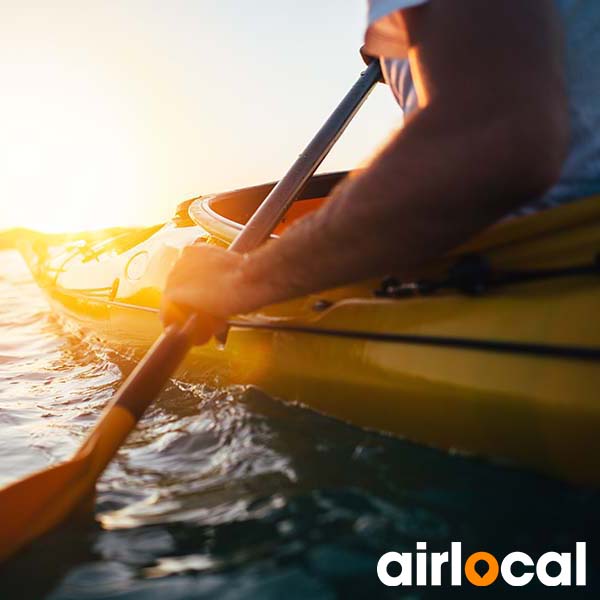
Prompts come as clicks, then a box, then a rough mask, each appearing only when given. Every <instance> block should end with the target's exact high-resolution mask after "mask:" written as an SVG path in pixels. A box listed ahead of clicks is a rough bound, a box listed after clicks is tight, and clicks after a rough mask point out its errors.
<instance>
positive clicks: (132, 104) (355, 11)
mask: <svg viewBox="0 0 600 600" xmlns="http://www.w3.org/2000/svg"><path fill="white" fill-rule="evenodd" d="M365 15H366V1H365V0H321V1H317V0H258V1H256V2H248V0H236V1H234V0H189V1H188V0H185V1H184V0H170V1H165V0H119V1H111V0H103V1H99V0H98V1H93V0H87V1H86V2H81V1H64V0H53V1H52V2H47V1H46V0H43V1H42V0H37V1H29V0H20V1H19V2H12V1H10V0H0V55H1V56H2V59H1V61H0V86H1V87H0V89H1V92H0V229H4V228H8V227H13V226H26V227H31V228H35V229H40V230H43V231H70V230H78V229H91V228H99V227H106V226H113V225H146V224H155V223H158V222H161V221H164V220H166V219H168V218H169V216H170V215H171V214H172V212H173V210H174V208H175V206H176V205H177V203H178V202H180V201H182V200H185V199H186V198H190V197H193V196H197V195H200V194H207V193H213V192H219V191H226V190H228V189H235V188H238V187H242V186H245V185H253V184H258V183H264V182H266V181H272V180H276V179H278V178H280V177H281V176H282V175H284V174H285V172H286V170H287V169H288V168H289V166H291V164H292V162H293V161H294V159H295V158H296V157H297V155H298V154H299V153H300V152H301V151H302V150H303V148H304V147H305V146H306V144H307V143H308V141H309V140H310V139H311V137H312V135H313V134H314V133H315V132H316V131H317V129H318V128H319V126H320V125H321V124H322V122H323V121H324V120H325V119H326V118H327V116H328V115H329V113H330V112H331V110H332V109H333V108H334V107H335V106H336V104H337V103H338V101H339V100H340V99H341V98H342V96H343V95H344V94H345V92H346V91H347V90H348V89H349V88H350V86H351V85H352V83H353V82H354V81H355V80H356V78H357V77H358V75H359V73H360V71H361V70H362V68H363V64H362V61H361V59H360V56H359V54H358V49H359V48H360V45H361V43H362V36H363V33H364V24H365ZM400 124H401V114H400V112H399V110H398V108H397V107H396V106H395V104H394V101H393V99H392V98H391V94H390V92H389V91H388V90H387V89H386V88H385V86H383V85H379V86H377V89H376V90H375V92H374V93H373V94H372V95H371V97H370V98H369V100H368V101H367V103H366V104H365V106H364V107H363V109H362V111H361V112H360V113H359V115H358V116H357V117H356V119H355V121H354V122H353V123H352V124H351V125H350V127H349V128H348V130H347V131H346V133H345V134H344V136H343V138H342V139H341V140H340V142H338V145H337V146H336V147H335V148H334V150H333V151H332V153H331V155H330V157H329V158H328V159H327V160H326V162H325V163H324V165H323V166H322V168H321V169H320V171H321V172H323V171H333V170H339V169H349V168H353V167H356V166H358V165H360V164H361V163H363V162H364V161H365V160H366V159H367V158H368V157H369V156H370V155H371V154H372V153H373V152H374V151H375V149H376V148H377V147H378V146H380V145H381V144H382V143H383V142H384V141H385V139H386V138H387V137H388V136H389V134H390V133H391V131H393V130H394V129H396V128H397V127H398V126H399V125H400Z"/></svg>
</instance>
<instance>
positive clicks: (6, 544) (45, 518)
mask: <svg viewBox="0 0 600 600" xmlns="http://www.w3.org/2000/svg"><path fill="white" fill-rule="evenodd" d="M88 462H89V455H85V456H79V457H76V458H74V459H72V460H70V461H68V462H65V463H61V464H59V465H57V466H55V467H52V468H50V469H47V470H44V471H39V472H38V473H34V474H33V475H31V476H29V477H27V478H25V479H21V480H20V481H17V482H15V483H13V484H11V485H8V486H6V487H5V488H3V489H2V490H0V515H2V527H1V528H0V561H2V560H4V559H6V558H8V557H9V556H11V555H12V554H14V553H15V552H17V551H18V550H19V549H21V548H22V547H23V546H25V545H26V544H27V543H28V542H30V541H32V540H34V539H35V538H37V537H39V536H41V535H43V534H44V533H46V532H48V531H50V530H51V529H53V528H54V527H56V526H57V525H59V524H60V523H61V522H62V521H64V520H65V519H66V518H67V517H68V516H69V515H70V514H71V513H73V512H74V511H75V509H76V508H78V506H79V505H80V503H81V502H82V501H84V500H85V499H86V497H89V495H90V494H91V493H93V490H94V484H95V478H94V477H88V476H86V471H87V470H88V469H87V467H88Z"/></svg>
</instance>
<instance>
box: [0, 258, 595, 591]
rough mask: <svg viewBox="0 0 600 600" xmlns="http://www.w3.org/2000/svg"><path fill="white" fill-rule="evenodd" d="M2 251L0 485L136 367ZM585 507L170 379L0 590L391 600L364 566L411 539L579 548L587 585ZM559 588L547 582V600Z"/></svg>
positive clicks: (61, 452)
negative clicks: (94, 488)
mask: <svg viewBox="0 0 600 600" xmlns="http://www.w3.org/2000/svg"><path fill="white" fill-rule="evenodd" d="M0 257H1V258H2V261H1V263H0V264H1V267H0V268H1V271H0V297H1V298H2V302H1V304H0V482H2V483H5V482H8V481H10V480H13V479H14V478H16V477H18V476H20V475H23V474H25V473H28V472H30V471H32V470H34V469H36V468H40V467H43V466H45V465H48V464H51V463H53V462H56V461H58V460H60V459H61V458H65V457H67V456H68V455H69V454H70V453H71V452H73V451H74V449H75V448H76V447H77V445H78V443H79V442H80V441H81V439H82V437H83V435H84V433H85V431H86V430H87V428H88V427H89V426H90V425H91V424H92V423H93V422H94V420H95V418H96V417H97V416H98V414H99V412H100V410H101V408H102V406H103V405H104V403H105V402H106V400H107V399H108V398H110V397H111V395H112V394H113V392H114V391H115V389H116V388H117V387H118V384H119V382H120V381H121V379H122V376H123V374H124V373H126V372H127V371H128V370H129V369H131V368H132V364H131V362H130V361H129V360H127V359H126V358H123V357H121V356H119V355H117V354H116V353H115V352H111V351H110V350H107V349H105V348H103V347H102V346H101V345H100V344H98V343H97V342H96V341H94V340H92V339H81V338H80V337H78V336H75V335H73V334H66V333H65V330H64V329H63V328H62V327H61V325H60V324H59V323H57V322H56V321H55V320H54V319H53V317H52V316H51V314H50V312H49V309H48V307H47V304H46V303H45V301H44V298H43V296H42V295H41V294H40V292H39V291H38V290H37V288H36V287H35V286H34V284H33V283H32V282H31V280H30V278H29V276H28V275H27V273H26V271H25V268H24V266H23V264H22V263H21V262H20V260H19V259H18V257H17V256H16V254H14V253H2V254H0ZM365 402H368V398H365ZM599 500H600V494H598V493H597V492H593V491H591V490H584V489H576V488H571V487H568V486H565V485H562V484H559V483H556V482H552V481H549V480H546V479H543V478H540V477H535V476H533V475H531V474H527V473H521V472H517V471H511V470H507V469H501V468H498V467H493V466H491V465H489V464H486V463H483V462H479V461H476V460H468V459H465V458H461V457H458V456H450V455H447V454H444V453H441V452H437V451H433V450H429V449H426V448H421V447H416V446H414V445H412V444H409V443H406V442H403V441H401V440H398V439H392V438H389V437H384V436H379V435H376V434H372V433H366V432H364V431H361V430H359V429H355V428H352V427H348V426H345V425H343V424H341V423H338V422H336V421H333V420H331V419H327V418H324V417H321V416H318V415H315V414H314V413H311V412H309V411H305V410H303V409H300V408H298V407H292V406H287V405H284V404H282V403H281V402H277V401H275V400H272V399H270V398H268V397H266V396H264V395H263V394H261V393H260V392H259V391H257V390H253V389H244V388H227V389H214V388H211V387H209V386H208V385H207V386H200V385H189V384H185V383H181V382H177V383H172V384H171V385H170V386H169V387H168V389H166V390H165V392H164V393H163V394H162V396H161V397H160V399H159V401H158V402H156V403H155V404H154V406H153V407H152V408H151V409H150V411H149V413H148V414H147V415H146V417H145V419H144V420H143V422H142V423H141V426H140V427H139V429H138V430H137V431H136V432H135V433H134V434H133V435H132V437H131V438H130V440H129V441H128V444H127V445H126V447H125V448H124V449H123V450H122V451H121V452H120V454H119V455H118V458H117V459H116V460H115V461H114V462H113V463H112V465H111V466H110V467H109V469H108V470H107V472H106V474H105V475H104V477H103V478H102V480H101V481H100V483H99V485H98V498H97V504H96V520H95V521H94V520H92V519H90V521H85V522H79V523H74V524H73V525H72V526H71V527H70V528H69V529H68V530H60V531H58V532H55V533H53V534H51V535H50V536H48V537H47V538H45V539H43V540H41V541H40V542H39V543H37V544H35V545H34V546H32V547H31V548H30V549H29V550H28V551H27V552H25V553H24V554H22V555H20V556H19V557H17V558H16V559H13V560H12V561H11V562H10V563H9V564H7V565H5V566H4V568H3V569H2V573H1V579H0V587H1V588H2V590H1V591H2V593H1V594H0V597H2V598H5V597H6V598H36V599H37V598H41V597H45V596H46V597H50V598H52V599H59V598H61V599H67V598H128V599H130V598H161V599H163V598H164V599H166V600H169V599H183V598H204V597H206V598H250V597H252V598H280V597H282V596H283V595H285V597H286V598H308V597H318V598H337V597H373V596H377V597H388V596H389V597H399V594H398V590H392V589H388V588H385V587H383V586H382V585H381V584H380V583H379V581H378V580H377V577H376V574H375V564H376V562H377V559H378V557H379V556H380V555H381V554H382V553H383V552H385V551H388V550H392V549H393V550H398V551H403V550H407V551H412V550H414V547H415V542H416V541H427V542H428V543H429V544H428V545H429V548H430V549H432V550H434V551H435V550H445V549H447V547H448V546H449V543H450V542H451V541H455V540H457V541H462V542H463V545H464V547H465V552H468V551H475V550H481V549H484V550H489V551H492V552H494V553H497V555H503V554H505V553H508V552H510V551H513V550H516V549H518V550H523V551H526V552H529V553H530V554H532V555H534V556H535V555H536V554H540V553H542V552H546V551H548V550H558V551H565V552H572V551H573V550H574V543H575V541H588V542H590V544H589V549H588V552H589V554H590V556H589V557H588V570H589V571H591V573H589V575H590V577H591V578H593V571H594V569H593V568H592V566H593V565H594V566H596V567H597V566H598V565H599V564H600V563H599V560H600V557H599V555H598V549H597V548H596V544H594V543H593V542H594V541H597V540H598V525H599V515H598V505H599V504H598V501H599ZM596 571H598V569H596ZM32 573H35V574H36V576H35V577H32ZM592 583H593V584H595V585H597V582H594V581H593V580H592ZM450 591H452V590H450ZM453 591H454V592H455V593H456V594H457V595H458V597H464V595H465V593H466V590H465V589H463V590H462V591H460V593H459V591H457V590H456V589H455V590H453ZM488 591H493V590H488ZM496 591H497V592H498V594H501V593H503V591H502V590H500V589H499V588H496ZM527 591H528V592H533V591H534V589H533V588H531V587H529V588H527ZM537 591H538V592H540V590H539V589H538V590H537ZM560 591H561V590H557V589H553V590H550V589H545V588H544V594H545V596H547V595H548V594H549V593H550V592H556V593H558V592H560ZM505 592H506V590H504V593H505ZM585 592H586V593H591V589H590V588H589V587H588V588H587V590H585ZM438 593H439V592H438ZM569 593H570V594H571V595H572V594H573V593H574V590H573V589H571V590H570V591H569ZM428 594H433V591H432V590H431V589H430V590H422V589H418V588H414V589H413V590H412V591H411V592H410V594H408V593H407V595H406V596H405V597H406V598H409V597H410V598H427V597H436V596H435V594H434V595H431V596H430V595H428ZM569 597H570V596H569Z"/></svg>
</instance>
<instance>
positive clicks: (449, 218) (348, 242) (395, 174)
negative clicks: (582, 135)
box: [240, 106, 562, 312]
mask: <svg viewBox="0 0 600 600" xmlns="http://www.w3.org/2000/svg"><path fill="white" fill-rule="evenodd" d="M543 120H544V119H543V115H542V116H541V122H540V116H539V115H528V114H519V113H515V114H499V115H498V116H497V117H496V118H493V117H492V118H490V117H489V115H481V119H480V120H479V121H478V120H477V118H476V117H475V118H472V121H471V123H465V120H464V119H461V118H459V116H458V115H457V114H452V113H449V112H448V109H447V108H446V107H440V108H439V109H438V107H436V106H430V107H428V108H427V109H424V110H422V111H420V112H419V113H417V114H416V115H415V116H414V118H413V119H411V120H410V121H409V122H408V123H407V124H406V126H405V128H404V129H403V130H402V131H401V132H400V133H399V134H398V135H396V137H395V138H394V139H393V140H392V141H391V142H390V143H389V144H388V146H387V147H386V148H385V149H384V150H383V151H382V152H381V154H380V155H378V156H377V157H376V158H375V159H374V160H373V162H372V163H371V165H370V167H369V168H368V169H366V170H365V171H364V172H361V173H360V174H359V175H356V176H355V177H353V178H351V179H350V180H349V181H347V182H346V183H345V184H343V185H342V187H341V188H340V189H339V190H337V191H336V192H335V193H334V194H333V196H332V198H331V199H330V201H329V202H328V203H327V205H325V206H324V207H323V208H322V209H320V210H318V211H316V212H315V213H313V214H311V215H309V216H308V217H306V218H304V219H302V220H301V221H299V222H297V223H296V224H295V225H294V226H292V227H291V228H290V229H289V230H288V231H286V232H285V233H284V234H283V235H282V236H281V238H280V239H279V240H276V241H272V242H269V243H268V244H267V245H265V246H263V247H262V248H260V249H259V250H257V251H255V252H253V253H251V254H250V255H249V256H248V258H247V260H246V261H245V263H244V267H243V277H244V281H245V283H246V287H248V288H251V289H252V290H253V292H252V294H251V295H250V297H248V299H247V301H245V302H246V303H247V305H245V306H241V307H240V310H241V311H243V312H245V311H247V310H252V309H254V308H257V307H259V306H261V305H265V304H271V303H274V302H279V301H283V300H286V299H289V298H292V297H296V296H301V295H305V294H308V293H312V292H315V291H318V290H322V289H325V288H331V287H336V286H339V285H344V284H348V283H350V282H354V281H357V280H360V279H364V278H368V277H374V276H380V275H385V274H389V273H394V274H395V275H398V276H400V277H408V276H410V275H411V274H414V273H416V272H418V270H419V268H421V267H422V266H423V265H424V264H425V263H427V262H428V261H430V260H432V259H433V258H435V257H437V256H439V255H441V254H443V253H445V252H446V251H448V250H450V249H451V248H453V247H455V246H457V245H459V244H460V243H461V242H464V241H465V240H466V239H467V238H468V237H470V236H472V235H473V234H474V233H476V232H477V231H479V230H481V229H483V228H484V227H486V226H487V225H489V224H491V223H493V222H494V221H496V220H498V219H499V218H500V217H502V216H503V215H504V214H506V213H508V212H509V211H510V210H511V209H513V208H514V207H516V206H519V205H520V204H522V203H523V202H526V201H527V200H529V199H531V198H533V197H535V196H536V195H538V194H539V193H541V192H542V191H543V190H544V189H545V188H546V187H547V186H549V185H550V184H551V183H552V181H553V179H554V178H555V177H556V175H557V172H556V171H557V169H556V168H554V167H553V166H554V165H555V164H560V160H562V157H553V156H544V153H547V152H551V151H552V148H553V147H554V146H555V145H553V144H551V143H549V141H548V140H547V139H546V138H547V132H548V131H549V129H548V127H547V126H546V123H544V122H543ZM550 133H551V130H550ZM532 156H535V160H534V161H532V160H531V157H532ZM536 171H538V172H536Z"/></svg>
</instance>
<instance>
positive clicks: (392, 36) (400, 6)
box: [363, 0, 429, 58]
mask: <svg viewBox="0 0 600 600" xmlns="http://www.w3.org/2000/svg"><path fill="white" fill-rule="evenodd" d="M428 1H429V0H369V12H368V22H369V25H368V27H367V32H366V34H365V45H364V48H363V50H364V52H365V53H366V54H369V55H371V56H384V57H388V58H404V57H405V56H406V53H407V50H408V39H407V35H406V31H405V29H404V23H403V21H402V18H401V16H400V13H399V11H402V10H404V9H407V8H412V7H414V6H419V5H420V4H425V3H427V2H428Z"/></svg>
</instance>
